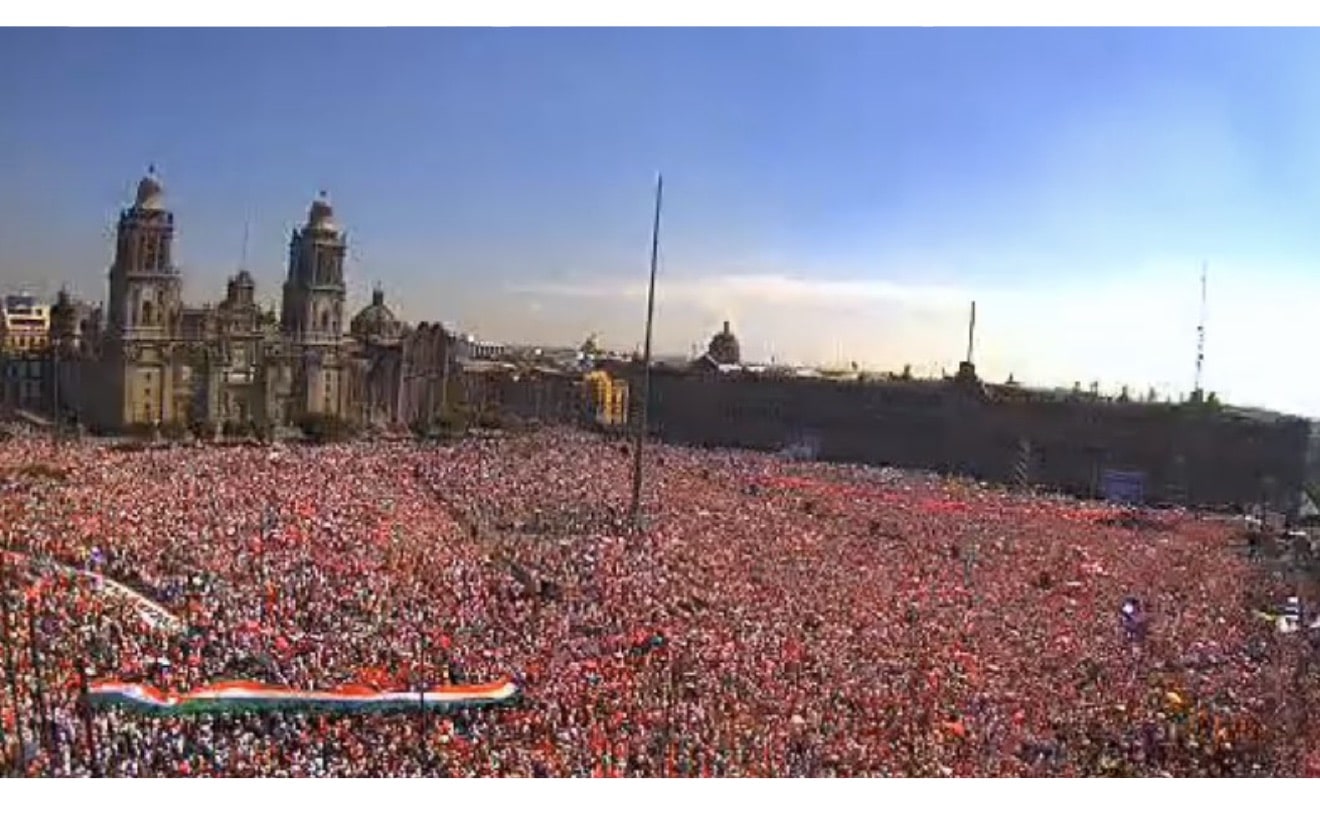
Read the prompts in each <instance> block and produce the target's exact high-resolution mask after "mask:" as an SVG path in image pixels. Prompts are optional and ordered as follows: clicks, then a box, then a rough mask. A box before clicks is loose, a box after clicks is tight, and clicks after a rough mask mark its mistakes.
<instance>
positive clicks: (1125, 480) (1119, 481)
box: [1100, 470, 1146, 506]
mask: <svg viewBox="0 0 1320 820" xmlns="http://www.w3.org/2000/svg"><path fill="white" fill-rule="evenodd" d="M1100 494H1101V495H1102V496H1104V499H1105V500H1106V501H1110V502H1113V503H1115V504H1131V505H1134V506H1136V505H1140V504H1143V503H1145V501H1146V474H1145V473H1141V472H1135V471H1131V470H1105V471H1104V472H1103V473H1102V474H1101V476H1100Z"/></svg>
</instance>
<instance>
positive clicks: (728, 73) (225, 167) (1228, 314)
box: [0, 29, 1320, 415]
mask: <svg viewBox="0 0 1320 820" xmlns="http://www.w3.org/2000/svg"><path fill="white" fill-rule="evenodd" d="M1318 46H1320V33H1316V32H1312V31H1306V30H1272V31H1271V30H1223V29H1221V30H1013V29H1003V30H956V29H943V30H938V29H915V30H901V29H900V30H516V29H515V30H510V29H505V30H360V31H355V30H328V31H321V30H278V31H276V30H271V31H265V30H197V31H179V30H106V31H94V30H6V31H3V32H0V106H2V109H0V110H3V115H0V157H4V160H5V161H4V162H3V163H0V284H3V285H4V286H6V287H7V288H15V287H19V286H27V287H30V288H33V289H36V290H38V291H43V290H44V291H46V292H48V293H49V292H53V291H54V290H55V289H56V288H57V287H58V286H59V284H60V283H68V284H69V285H70V286H71V287H72V288H74V289H75V290H77V291H78V292H79V293H80V294H82V295H83V296H85V297H87V298H91V299H103V298H104V291H105V271H106V267H107V265H108V263H109V254H110V242H109V240H110V231H111V226H112V224H113V219H114V215H115V213H116V211H117V209H118V208H119V207H121V206H122V204H124V202H125V200H126V199H127V198H128V197H129V195H130V194H131V191H132V187H133V185H134V183H135V181H136V178H137V177H138V176H139V175H140V174H141V173H142V171H143V170H144V169H145V167H146V165H147V164H148V163H153V162H154V163H155V164H156V165H157V166H158V167H159V168H160V172H161V175H162V178H163V181H164V183H165V185H166V188H167V192H168V195H169V199H170V203H171V205H172V206H173V207H174V209H175V212H176V217H177V219H178V224H179V238H178V242H177V258H178V260H179V262H180V263H181V265H182V267H183V269H184V273H185V276H186V277H187V281H188V285H187V293H188V295H189V298H190V299H192V300H193V301H205V300H213V299H216V298H218V295H219V293H220V292H221V289H222V286H223V281H224V279H225V277H227V276H228V275H230V274H231V273H232V272H233V271H234V270H235V269H236V267H237V266H238V264H239V261H240V257H241V255H242V238H243V231H244V227H243V226H244V224H245V223H249V224H250V225H251V229H250V232H251V239H250V244H249V248H248V253H247V261H248V266H249V267H250V268H251V269H252V270H253V272H254V274H255V275H256V276H257V279H258V285H259V288H261V289H262V293H263V294H264V296H265V297H266V298H272V299H273V298H275V297H276V295H277V293H278V284H279V282H280V281H281V280H282V278H283V276H284V263H285V247H286V243H287V236H288V231H289V230H290V229H291V228H292V226H293V225H294V223H295V222H297V221H298V220H300V219H301V218H302V217H303V216H304V214H305V212H306V208H307V204H308V202H309V201H310V200H311V198H312V197H313V196H314V195H315V193H316V192H317V191H318V190H319V189H322V188H324V189H326V190H328V191H329V192H330V195H331V199H332V201H333V202H334V203H335V205H336V208H337V212H338V215H339V217H340V219H341V221H342V222H343V223H344V224H346V225H347V226H348V228H349V230H350V241H351V242H352V245H353V249H352V252H351V266H350V271H349V275H350V277H352V287H351V292H352V295H353V298H354V300H355V302H356V303H357V304H360V303H362V302H364V301H365V300H366V298H367V294H368V292H369V289H370V286H371V283H372V282H373V281H376V280H380V281H382V282H383V283H384V285H385V288H386V292H387V295H388V298H389V300H390V302H391V303H392V304H394V305H396V306H397V308H398V310H399V311H400V312H401V313H402V314H403V315H404V316H405V317H406V318H408V319H410V320H413V321H420V320H423V319H441V320H446V321H450V322H456V323H458V324H459V325H461V326H462V327H464V328H467V329H470V330H472V331H474V332H477V333H478V334H479V335H482V336H486V337H490V338H507V339H511V340H528V341H541V342H562V341H577V340H579V339H581V338H583V337H585V336H586V334H587V333H589V332H592V331H596V332H599V333H600V334H601V336H602V339H603V340H604V341H605V342H606V343H607V344H609V345H613V346H617V347H619V348H623V349H631V348H632V347H633V346H634V345H635V344H636V342H637V338H638V336H639V335H640V334H639V325H640V320H641V317H642V313H643V312H644V307H643V304H644V302H643V298H642V297H643V294H642V293H641V290H640V288H641V286H642V284H643V282H644V278H645V273H646V264H647V253H648V249H649V246H648V242H649V236H648V232H649V222H650V196H651V186H652V184H653V178H654V174H655V172H656V171H657V170H661V169H663V171H664V173H665V176H666V213H665V225H664V234H663V240H662V241H663V268H662V283H661V291H660V295H659V313H658V325H657V338H658V344H659V346H660V347H661V348H662V349H664V350H669V351H674V352H687V351H688V350H689V349H690V346H691V344H693V343H695V342H697V341H699V340H702V339H704V338H705V337H707V336H709V334H710V333H711V332H713V331H714V330H715V329H717V328H718V325H719V322H720V321H721V320H723V319H724V318H729V319H731V320H732V321H733V322H734V325H735V330H736V331H737V332H739V334H740V337H741V338H742V341H743V345H744V350H745V351H746V352H747V354H748V355H749V356H751V357H754V358H761V359H767V358H770V357H772V356H773V357H775V358H778V359H780V360H796V361H803V362H815V363H832V362H839V361H848V360H857V361H859V362H862V363H864V364H867V365H869V366H874V367H879V368H886V369H889V368H899V367H901V366H902V365H903V364H904V363H911V364H913V366H914V368H915V369H916V370H917V371H918V372H923V371H926V372H929V371H938V370H939V369H940V368H950V369H952V368H953V367H955V366H956V362H957V360H958V359H959V358H960V357H961V353H962V346H963V342H962V335H963V332H962V329H961V326H962V324H963V322H964V321H965V314H966V309H967V302H968V301H969V300H970V299H972V298H975V299H977V300H978V304H979V305H980V308H979V310H980V321H979V324H978V328H979V334H978V336H979V341H978V351H979V352H978V356H977V359H978V365H979V366H980V367H981V369H982V371H983V374H984V375H986V376H987V377H989V378H995V379H1002V378H1005V377H1006V376H1007V375H1008V374H1009V373H1012V374H1014V375H1015V376H1016V377H1017V378H1018V379H1019V380H1025V381H1029V382H1037V383H1044V384H1062V385H1071V384H1072V383H1073V382H1074V381H1082V382H1084V383H1086V382H1090V381H1092V380H1099V381H1101V383H1102V384H1104V385H1106V386H1107V387H1110V388H1113V389H1116V388H1117V387H1118V386H1119V385H1122V384H1129V385H1131V386H1132V387H1133V389H1136V390H1141V391H1143V392H1144V390H1145V388H1146V387H1149V386H1156V387H1157V388H1158V389H1159V390H1161V391H1164V392H1171V393H1178V392H1185V391H1187V390H1189V389H1190V387H1191V380H1192V376H1193V361H1194V354H1195V326H1196V323H1197V289H1198V285H1197V278H1198V276H1199V272H1200V267H1201V263H1202V262H1203V261H1206V262H1208V263H1209V267H1210V307H1209V325H1208V332H1207V343H1206V354H1207V360H1206V383H1207V386H1208V387H1209V388H1211V389H1215V390H1217V391H1219V392H1220V394H1221V395H1223V396H1225V397H1226V398H1228V399H1230V400H1234V401H1238V402H1243V403H1251V404H1264V405H1269V406H1275V407H1280V408H1283V409H1290V410H1296V411H1303V412H1308V413H1314V414H1317V415H1320V383H1318V382H1315V381H1314V380H1310V379H1309V378H1307V377H1306V376H1305V365H1304V363H1303V362H1304V360H1303V359H1302V358H1301V356H1300V355H1299V354H1301V352H1302V351H1304V350H1307V349H1308V348H1309V344H1308V342H1309V340H1310V338H1311V333H1310V328H1309V322H1310V312H1311V311H1310V308H1311V306H1312V305H1314V304H1320V148H1317V146H1320V113H1317V112H1320V48H1318Z"/></svg>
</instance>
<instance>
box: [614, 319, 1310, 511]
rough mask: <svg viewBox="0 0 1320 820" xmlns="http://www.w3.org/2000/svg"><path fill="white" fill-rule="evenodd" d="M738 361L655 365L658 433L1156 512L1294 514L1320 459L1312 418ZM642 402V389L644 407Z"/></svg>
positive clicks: (633, 369)
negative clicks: (1139, 502)
mask: <svg viewBox="0 0 1320 820" xmlns="http://www.w3.org/2000/svg"><path fill="white" fill-rule="evenodd" d="M727 333H728V329H727V327H726V329H725V330H724V331H722V333H721V335H724V334H727ZM726 346H727V345H726ZM712 347H714V343H712ZM715 352H716V353H718V352H719V351H715ZM727 359H728V357H727V356H726V357H724V360H722V359H721V358H720V357H719V356H717V355H712V353H709V352H708V353H707V354H706V355H705V356H702V357H701V358H700V359H698V360H696V361H695V362H693V363H692V364H691V365H689V366H685V367H664V366H657V367H655V368H653V370H652V376H651V400H650V405H649V407H648V408H647V418H648V424H649V426H650V433H651V434H652V435H654V436H656V437H657V438H659V439H660V440H662V441H667V442H672V443H676V444H688V445H696V446H705V447H736V448H748V449H757V450H764V451H774V452H782V451H786V450H795V451H798V452H804V453H809V454H810V455H812V456H813V457H815V458H819V459H823V460H829V461H841V462H855V463H865V464H876V465H890V466H894V467H903V468H911V469H924V470H935V471H939V472H946V473H953V474H960V475H966V476H971V477H975V478H978V479H981V480H985V481H991V482H995V483H1002V484H1013V483H1029V484H1031V485H1033V486H1039V487H1047V488H1052V489H1057V490H1061V491H1064V492H1069V493H1075V494H1077V495H1081V496H1092V497H1099V496H1104V495H1106V494H1107V492H1108V491H1109V490H1112V487H1111V486H1107V485H1111V484H1114V483H1115V482H1117V481H1118V479H1122V480H1123V481H1124V482H1128V483H1135V484H1136V485H1138V495H1139V496H1140V497H1141V498H1142V499H1143V500H1144V501H1146V502H1149V503H1156V504H1161V503H1168V504H1179V505H1184V504H1185V505H1190V506H1197V507H1215V508H1227V507H1245V506H1250V505H1255V504H1264V505H1268V506H1270V507H1271V508H1273V509H1277V510H1280V511H1286V510H1290V509H1292V508H1293V507H1295V505H1296V504H1297V501H1298V499H1299V498H1300V496H1301V493H1302V491H1303V490H1304V489H1305V488H1306V487H1307V486H1308V481H1309V478H1308V471H1309V470H1308V465H1309V464H1310V462H1311V460H1312V457H1311V454H1312V453H1313V452H1315V454H1316V455H1320V447H1317V446H1315V444H1313V441H1315V442H1316V443H1320V439H1316V437H1315V436H1314V435H1313V428H1314V426H1313V425H1312V423H1311V422H1310V421H1308V420H1307V419H1303V418H1298V417H1293V416H1286V415H1282V414H1277V413H1271V412H1267V411H1260V410H1249V409H1242V408H1234V407H1224V406H1219V405H1218V404H1216V403H1214V402H1206V401H1202V402H1181V403H1172V402H1170V403H1159V402H1138V401H1128V400H1121V399H1110V398H1105V397H1100V396H1096V395H1092V394H1089V393H1086V392H1084V391H1081V390H1073V391H1041V390H1030V389H1026V388H1023V387H1020V386H1016V385H989V384H985V383H983V382H981V381H980V380H979V379H978V378H977V377H976V374H975V371H974V369H972V368H971V367H970V366H969V365H966V364H964V365H963V369H962V370H960V372H959V374H958V375H957V376H955V377H952V378H946V379H940V380H916V379H905V378H894V377H890V378H874V377H867V376H864V375H860V374H855V373H854V374H848V375H846V376H844V377H840V378H822V377H814V378H812V377H799V376H796V375H794V374H792V373H789V372H787V371H784V370H779V371H773V370H765V369H752V368H744V367H741V366H738V365H736V363H734V362H732V361H728V360H727ZM618 375H620V376H622V377H623V378H626V379H628V380H629V381H631V382H633V383H640V379H639V378H638V376H639V375H640V366H639V365H637V364H631V365H624V366H621V367H620V368H618ZM639 401H640V392H638V393H635V394H634V408H633V412H636V410H637V409H639V408H638V407H637V406H636V405H637V402H639Z"/></svg>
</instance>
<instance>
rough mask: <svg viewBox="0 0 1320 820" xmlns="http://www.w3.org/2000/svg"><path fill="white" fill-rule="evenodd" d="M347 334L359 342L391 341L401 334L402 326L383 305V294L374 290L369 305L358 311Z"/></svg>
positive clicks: (379, 290)
mask: <svg viewBox="0 0 1320 820" xmlns="http://www.w3.org/2000/svg"><path fill="white" fill-rule="evenodd" d="M348 327H349V333H351V334H352V335H353V336H354V338H357V339H359V340H361V341H367V340H369V339H379V340H392V339H397V338H399V337H400V336H401V335H402V334H403V325H402V323H401V322H399V320H398V319H396V318H395V316H394V311H392V310H390V309H389V308H388V307H386V305H385V292H384V291H382V290H381V289H380V288H376V289H375V290H374V291H372V293H371V304H369V305H367V306H366V307H364V308H362V310H360V311H358V314H357V315H356V316H354V317H353V321H351V322H349V326H348Z"/></svg>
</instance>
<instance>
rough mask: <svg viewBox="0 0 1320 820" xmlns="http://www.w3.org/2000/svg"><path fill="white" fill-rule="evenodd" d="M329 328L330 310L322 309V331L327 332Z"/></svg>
mask: <svg viewBox="0 0 1320 820" xmlns="http://www.w3.org/2000/svg"><path fill="white" fill-rule="evenodd" d="M329 329H330V311H328V310H322V311H321V328H320V330H321V332H322V333H325V332H326V331H328V330H329Z"/></svg>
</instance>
